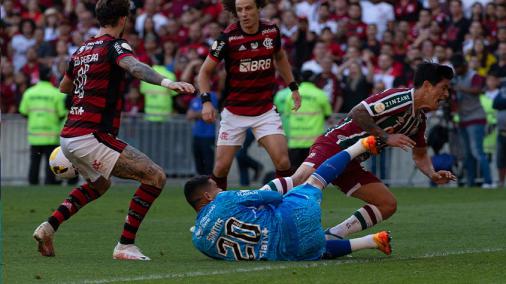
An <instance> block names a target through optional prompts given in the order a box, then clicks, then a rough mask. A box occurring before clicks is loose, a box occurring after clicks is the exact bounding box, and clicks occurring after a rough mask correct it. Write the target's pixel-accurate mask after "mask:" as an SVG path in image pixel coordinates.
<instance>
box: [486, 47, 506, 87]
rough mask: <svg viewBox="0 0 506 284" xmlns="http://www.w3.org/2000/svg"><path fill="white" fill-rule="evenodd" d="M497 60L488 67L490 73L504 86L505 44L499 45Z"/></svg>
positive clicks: (505, 67)
mask: <svg viewBox="0 0 506 284" xmlns="http://www.w3.org/2000/svg"><path fill="white" fill-rule="evenodd" d="M497 59H498V60H497V63H495V64H494V65H492V66H491V67H490V71H492V72H494V73H495V74H496V75H497V76H498V77H499V78H500V80H501V83H502V84H503V85H504V84H505V83H506V42H505V43H500V44H499V47H498V48H497Z"/></svg>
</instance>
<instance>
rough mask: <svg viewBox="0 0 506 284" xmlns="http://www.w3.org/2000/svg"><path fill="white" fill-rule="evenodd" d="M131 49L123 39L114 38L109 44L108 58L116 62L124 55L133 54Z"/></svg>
mask: <svg viewBox="0 0 506 284" xmlns="http://www.w3.org/2000/svg"><path fill="white" fill-rule="evenodd" d="M133 55H134V53H133V49H132V47H131V46H130V44H128V42H127V41H126V40H124V39H116V40H114V41H113V42H112V43H111V45H109V59H110V60H111V61H112V62H114V63H116V64H118V63H119V61H120V60H121V59H122V58H123V57H126V56H133Z"/></svg>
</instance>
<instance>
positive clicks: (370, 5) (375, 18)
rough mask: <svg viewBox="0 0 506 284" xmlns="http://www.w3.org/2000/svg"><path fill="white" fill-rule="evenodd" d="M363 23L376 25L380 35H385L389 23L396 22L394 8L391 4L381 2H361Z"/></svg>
mask: <svg viewBox="0 0 506 284" xmlns="http://www.w3.org/2000/svg"><path fill="white" fill-rule="evenodd" d="M360 5H361V6H362V21H363V22H364V23H366V24H376V26H377V27H378V33H379V34H380V35H383V33H384V32H385V31H386V30H387V24H388V22H393V21H394V20H395V14H394V8H393V7H392V5H391V4H389V3H386V2H383V1H381V0H369V1H361V2H360Z"/></svg>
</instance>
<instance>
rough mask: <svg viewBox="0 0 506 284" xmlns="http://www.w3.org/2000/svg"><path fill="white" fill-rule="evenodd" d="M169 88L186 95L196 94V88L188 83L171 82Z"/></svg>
mask: <svg viewBox="0 0 506 284" xmlns="http://www.w3.org/2000/svg"><path fill="white" fill-rule="evenodd" d="M167 88H169V89H171V90H173V91H176V92H178V93H184V94H193V93H194V92H195V87H193V85H192V84H189V83H186V82H171V83H170V84H169V85H168V86H167Z"/></svg>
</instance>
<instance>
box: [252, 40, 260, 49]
mask: <svg viewBox="0 0 506 284" xmlns="http://www.w3.org/2000/svg"><path fill="white" fill-rule="evenodd" d="M250 45H251V49H257V48H258V42H256V41H254V42H252V43H251V44H250Z"/></svg>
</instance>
